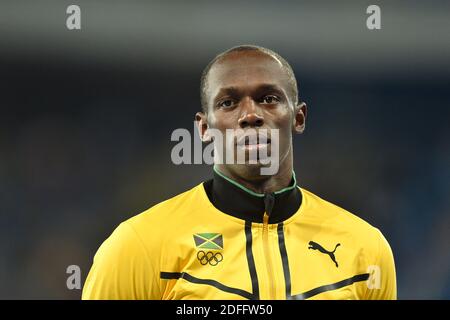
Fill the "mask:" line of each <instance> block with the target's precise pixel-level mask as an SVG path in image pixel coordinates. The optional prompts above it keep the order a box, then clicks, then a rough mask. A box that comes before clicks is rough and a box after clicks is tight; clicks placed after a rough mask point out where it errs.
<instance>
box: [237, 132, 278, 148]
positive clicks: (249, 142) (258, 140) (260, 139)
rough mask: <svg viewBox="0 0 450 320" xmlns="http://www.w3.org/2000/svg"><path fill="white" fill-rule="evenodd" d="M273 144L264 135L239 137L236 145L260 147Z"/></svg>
mask: <svg viewBox="0 0 450 320" xmlns="http://www.w3.org/2000/svg"><path fill="white" fill-rule="evenodd" d="M270 143H271V139H270V138H269V137H267V136H266V135H263V134H252V135H242V136H240V137H238V139H237V142H236V144H237V145H238V146H240V147H243V146H258V145H267V144H270Z"/></svg>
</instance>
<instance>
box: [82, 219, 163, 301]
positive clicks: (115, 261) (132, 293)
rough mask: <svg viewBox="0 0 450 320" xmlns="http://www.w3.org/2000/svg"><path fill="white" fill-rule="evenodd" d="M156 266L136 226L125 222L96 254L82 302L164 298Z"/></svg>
mask: <svg viewBox="0 0 450 320" xmlns="http://www.w3.org/2000/svg"><path fill="white" fill-rule="evenodd" d="M155 265H156V263H155V261H152V260H151V257H150V255H149V252H148V249H147V248H146V247H145V246H144V243H143V242H142V240H141V239H140V237H139V235H138V234H137V233H136V231H135V230H134V229H133V226H132V225H131V224H129V223H128V222H124V223H122V224H120V225H119V226H118V227H117V228H116V230H114V232H113V233H112V234H111V236H110V237H109V238H108V239H107V240H106V241H105V242H104V243H103V244H102V245H101V246H100V248H99V249H98V251H97V253H96V254H95V257H94V262H93V265H92V268H91V270H90V272H89V275H88V277H87V279H86V282H85V284H84V287H83V293H82V299H83V300H99V299H100V300H119V299H120V300H135V299H160V297H161V292H160V288H159V278H158V277H157V275H158V272H159V271H158V270H157V267H156V266H155Z"/></svg>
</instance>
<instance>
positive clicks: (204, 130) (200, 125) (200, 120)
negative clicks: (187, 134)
mask: <svg viewBox="0 0 450 320" xmlns="http://www.w3.org/2000/svg"><path fill="white" fill-rule="evenodd" d="M195 122H196V125H197V130H198V134H199V136H200V139H201V140H202V141H203V142H210V141H211V137H210V136H209V135H208V117H207V116H206V114H204V113H203V112H197V113H196V114H195Z"/></svg>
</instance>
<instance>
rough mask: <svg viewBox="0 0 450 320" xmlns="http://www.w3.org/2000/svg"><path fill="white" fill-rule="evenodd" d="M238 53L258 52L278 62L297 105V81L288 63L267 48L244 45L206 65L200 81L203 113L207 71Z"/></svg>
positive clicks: (205, 108) (220, 54) (230, 50)
mask: <svg viewBox="0 0 450 320" xmlns="http://www.w3.org/2000/svg"><path fill="white" fill-rule="evenodd" d="M239 51H259V52H261V53H264V54H267V55H268V56H271V57H273V58H275V59H276V60H278V61H280V62H281V65H282V66H283V68H284V69H285V70H286V72H287V73H288V76H289V84H290V86H291V88H290V89H291V95H292V96H291V98H292V100H293V101H294V103H295V104H297V103H298V88H297V80H296V79H295V75H294V71H293V70H292V68H291V66H290V65H289V63H288V62H287V61H286V60H285V59H284V58H283V57H282V56H280V55H279V54H278V53H276V52H275V51H272V50H270V49H267V48H264V47H260V46H255V45H248V44H246V45H240V46H236V47H233V48H231V49H228V50H226V51H224V52H222V53H219V54H218V55H217V56H215V57H214V59H212V60H211V61H210V62H209V63H208V65H207V66H206V67H205V69H204V70H203V72H202V76H201V79H200V101H201V104H202V109H203V112H205V113H206V112H207V111H208V100H207V95H206V86H207V80H208V74H209V71H210V70H211V68H212V67H213V65H214V64H215V63H216V62H217V61H218V60H220V59H222V58H223V57H225V56H226V55H228V54H229V53H232V52H239Z"/></svg>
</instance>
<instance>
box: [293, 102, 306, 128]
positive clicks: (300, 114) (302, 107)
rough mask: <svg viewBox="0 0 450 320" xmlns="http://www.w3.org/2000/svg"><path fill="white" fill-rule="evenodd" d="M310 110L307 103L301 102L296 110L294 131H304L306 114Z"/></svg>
mask: <svg viewBox="0 0 450 320" xmlns="http://www.w3.org/2000/svg"><path fill="white" fill-rule="evenodd" d="M307 112H308V107H307V106H306V103H304V102H301V103H299V104H298V105H297V106H296V107H295V110H294V125H293V131H294V133H303V131H305V127H306V115H307Z"/></svg>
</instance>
